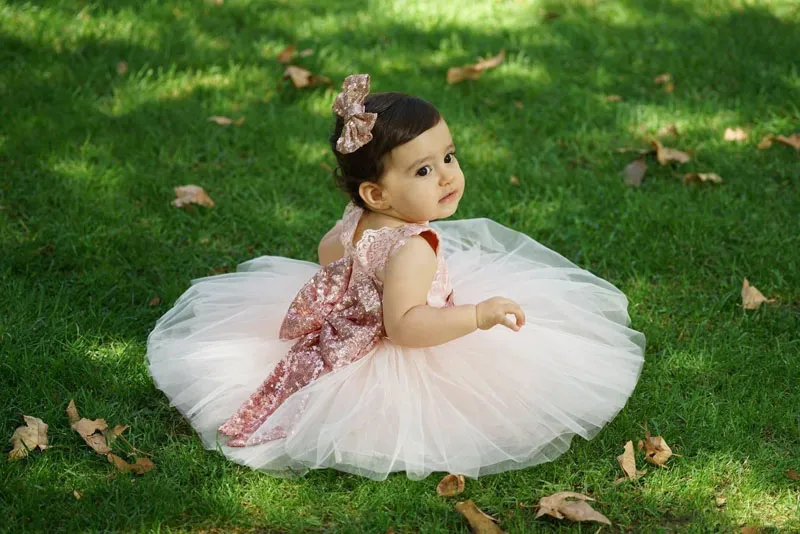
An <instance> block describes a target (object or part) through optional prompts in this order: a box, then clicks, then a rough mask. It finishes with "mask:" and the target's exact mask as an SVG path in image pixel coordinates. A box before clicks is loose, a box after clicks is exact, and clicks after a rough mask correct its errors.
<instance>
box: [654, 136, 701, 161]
mask: <svg viewBox="0 0 800 534" xmlns="http://www.w3.org/2000/svg"><path fill="white" fill-rule="evenodd" d="M652 144H653V148H655V149H656V159H658V162H659V163H660V164H661V165H666V164H667V163H671V162H677V163H686V162H687V161H689V160H691V159H692V158H691V157H689V154H687V153H686V152H681V151H680V150H675V149H674V148H666V147H665V146H664V145H662V144H661V142H659V141H658V140H657V139H653V140H652Z"/></svg>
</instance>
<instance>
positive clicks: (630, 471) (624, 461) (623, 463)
mask: <svg viewBox="0 0 800 534" xmlns="http://www.w3.org/2000/svg"><path fill="white" fill-rule="evenodd" d="M617 462H619V466H620V467H621V468H622V471H623V472H624V473H625V476H624V477H621V478H618V479H617V480H616V481H615V483H616V484H620V483H622V482H624V481H626V480H636V479H637V478H639V477H640V476H642V475H644V473H645V472H644V471H639V470H638V469H636V455H635V454H634V452H633V441H628V442H627V443H626V444H625V450H624V452H623V453H622V454H620V455H619V456H617Z"/></svg>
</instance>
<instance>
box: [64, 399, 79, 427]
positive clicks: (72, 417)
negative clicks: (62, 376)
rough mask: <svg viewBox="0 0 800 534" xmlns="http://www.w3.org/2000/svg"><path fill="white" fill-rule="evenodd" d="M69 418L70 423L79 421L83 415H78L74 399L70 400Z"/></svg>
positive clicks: (68, 406) (68, 407)
mask: <svg viewBox="0 0 800 534" xmlns="http://www.w3.org/2000/svg"><path fill="white" fill-rule="evenodd" d="M67 418H68V419H69V424H72V423H77V422H78V420H79V419H80V418H81V416H80V415H78V409H77V408H76V407H75V401H74V400H70V401H69V404H68V405H67Z"/></svg>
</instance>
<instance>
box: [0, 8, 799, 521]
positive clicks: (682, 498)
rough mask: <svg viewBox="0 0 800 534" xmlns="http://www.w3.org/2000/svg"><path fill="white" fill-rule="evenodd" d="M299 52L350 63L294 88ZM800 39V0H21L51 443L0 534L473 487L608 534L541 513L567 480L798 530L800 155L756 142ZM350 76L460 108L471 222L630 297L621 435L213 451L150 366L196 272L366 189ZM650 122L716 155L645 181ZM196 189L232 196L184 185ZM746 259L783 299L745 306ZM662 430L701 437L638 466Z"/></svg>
mask: <svg viewBox="0 0 800 534" xmlns="http://www.w3.org/2000/svg"><path fill="white" fill-rule="evenodd" d="M467 6H468V7H467ZM290 44H297V47H298V50H304V49H311V50H312V51H313V54H311V55H305V56H299V55H298V56H297V57H296V58H295V59H294V63H295V64H297V65H301V66H303V67H305V68H308V69H310V70H311V71H313V72H315V73H318V74H321V75H324V76H327V77H329V78H330V79H331V80H332V82H333V84H334V85H333V87H326V86H321V87H315V88H305V89H295V88H293V87H292V86H291V85H290V83H289V82H288V81H282V82H281V81H280V78H281V75H282V73H283V69H284V67H283V66H282V65H281V64H280V63H278V62H277V61H276V59H275V57H276V55H277V54H278V53H279V52H280V51H281V50H282V49H283V48H284V47H286V46H287V45H290ZM503 49H504V50H505V51H506V59H505V61H504V62H503V63H502V64H501V65H500V66H498V67H497V68H494V69H490V70H487V71H486V72H484V73H483V75H482V77H481V78H480V79H478V80H470V81H466V82H463V83H459V84H454V85H448V84H447V83H446V81H445V73H446V72H447V69H448V68H449V67H451V66H457V65H463V64H467V63H471V62H474V61H476V60H477V58H478V57H487V56H490V55H494V54H497V53H498V52H499V51H500V50H503ZM798 50H800V5H798V4H797V2H795V1H793V0H772V1H769V2H767V1H763V2H758V1H755V0H751V1H748V0H729V1H723V0H707V1H703V2H695V1H692V0H614V1H611V0H608V1H603V0H572V1H565V2H555V1H546V0H541V1H536V0H516V1H512V0H479V1H478V0H476V1H471V2H461V1H459V0H437V1H432V0H429V1H423V0H408V1H405V2H397V1H395V2H393V1H390V0H371V1H363V2H357V1H346V0H318V1H311V0H261V1H252V2H249V1H245V0H224V2H222V0H219V2H213V1H208V2H204V1H202V0H193V1H188V0H178V1H156V0H141V1H132V0H77V1H66V0H63V1H58V0H52V1H44V0H42V1H37V0H33V1H32V0H26V1H17V0H0V99H2V106H0V282H1V285H0V288H1V292H0V367H1V368H2V370H1V371H0V439H2V441H3V442H6V440H7V439H8V438H10V437H11V434H12V433H13V431H14V429H15V428H16V427H17V426H19V425H20V424H22V418H21V416H22V415H23V414H25V415H30V416H35V417H40V418H42V419H43V420H44V421H45V422H47V423H48V424H49V425H50V430H49V436H50V444H51V445H52V448H50V449H48V450H45V451H43V452H40V451H35V452H32V453H31V454H30V455H29V457H27V458H25V459H23V460H21V461H17V462H9V461H6V460H5V455H3V458H2V459H0V510H1V512H0V513H2V518H0V529H2V530H4V531H6V532H23V531H31V532H36V531H47V532H78V531H126V532H129V531H164V532H199V531H204V532H209V531H210V532H245V531H260V532H317V531H323V530H324V531H329V532H386V531H387V530H389V529H390V528H393V529H394V532H396V533H400V532H425V533H427V532H467V524H466V522H465V521H464V519H463V518H462V517H461V516H460V515H459V514H458V513H457V512H456V511H455V510H454V504H455V502H456V501H457V500H464V499H472V500H474V501H475V502H476V503H477V504H478V506H480V507H481V509H483V510H484V511H485V512H487V513H490V514H492V515H494V516H495V517H496V518H498V519H499V521H500V524H501V526H502V527H503V529H504V530H506V531H508V532H537V531H543V532H549V531H565V532H567V531H569V532H595V531H596V530H597V527H598V525H597V524H593V523H586V524H583V525H581V524H570V523H568V522H566V521H558V520H554V519H552V520H551V519H539V520H534V515H535V509H534V508H531V506H533V505H534V504H536V503H537V502H538V500H539V498H541V497H543V496H546V495H548V494H550V493H553V492H555V491H564V490H570V491H578V492H583V493H585V494H588V495H591V496H593V497H595V498H596V499H597V502H596V503H594V507H595V508H596V509H597V510H599V511H601V512H602V513H603V514H605V515H606V516H607V517H608V518H609V519H611V520H612V521H613V522H614V527H612V528H611V529H610V530H612V531H615V530H619V531H633V532H671V531H680V532H686V531H690V532H738V531H739V528H740V527H741V526H745V525H746V526H760V527H765V528H767V529H768V530H767V531H769V529H772V530H782V531H784V530H785V531H789V530H793V529H797V530H800V481H798V480H793V479H791V478H790V476H789V475H787V472H788V473H791V471H789V470H795V471H800V157H799V156H798V154H799V152H798V151H797V150H795V149H793V148H791V147H790V146H787V145H785V144H781V143H775V144H773V146H772V147H770V148H767V149H763V150H760V149H759V148H757V145H758V143H759V141H760V140H761V139H762V138H763V137H764V136H766V135H768V134H782V135H786V136H789V135H790V134H792V133H793V132H796V131H798V130H800V67H798V65H799V63H798V59H797V51H798ZM356 72H369V73H370V74H371V75H372V79H373V90H375V91H386V90H399V91H404V92H408V93H412V94H416V95H419V96H421V97H423V98H426V99H429V100H430V101H432V102H433V103H435V104H436V105H437V106H438V107H439V108H440V110H441V111H442V113H443V115H444V116H445V117H446V118H447V120H448V124H449V125H450V128H451V130H452V132H453V135H454V138H455V142H456V144H457V145H458V154H459V158H460V162H461V166H462V169H464V172H465V175H466V177H467V181H468V190H467V194H466V196H465V198H464V200H463V201H462V203H461V209H460V211H459V212H458V214H457V217H460V218H468V217H490V218H492V219H494V220H496V221H498V222H500V223H502V224H505V225H507V226H510V227H512V228H514V229H516V230H519V231H522V232H525V233H527V234H529V235H531V236H532V237H534V238H535V239H537V240H538V241H540V242H541V243H543V244H545V245H547V246H548V247H550V248H553V249H555V250H557V251H559V252H560V253H562V254H563V255H564V256H566V257H567V258H569V259H571V260H572V261H574V262H576V263H577V264H579V265H581V266H583V267H585V268H587V269H589V270H591V271H592V272H594V273H596V274H598V275H599V276H601V277H603V278H606V279H608V280H610V281H611V282H612V283H614V284H615V285H617V286H618V287H619V288H620V289H622V290H623V291H624V292H625V293H626V294H627V295H628V296H629V298H630V302H631V305H630V312H631V317H632V320H633V327H634V328H636V329H638V330H641V331H643V332H644V333H645V334H646V336H647V340H648V347H647V352H646V356H645V360H646V361H645V366H644V370H643V373H642V376H641V380H640V382H639V384H638V386H637V388H636V390H635V392H634V394H633V396H632V397H631V399H630V401H629V403H628V405H627V407H626V408H625V409H624V410H623V411H622V413H621V414H620V415H619V416H618V417H617V419H615V420H614V421H613V422H612V423H611V424H609V425H608V427H607V428H605V429H604V430H603V432H602V433H601V434H600V435H599V436H598V437H597V438H596V439H594V440H592V441H590V442H586V441H583V440H576V441H575V442H574V443H573V447H572V448H571V450H570V451H569V452H568V453H567V454H565V455H563V456H562V457H561V458H559V459H558V460H557V461H555V462H552V463H549V464H545V465H540V466H535V467H532V468H528V469H525V470H522V471H515V472H508V473H503V474H498V475H492V476H487V477H482V478H480V479H478V480H468V481H467V485H466V491H465V492H464V493H463V494H462V495H461V496H459V497H457V498H450V499H445V498H442V497H439V496H437V495H436V492H435V487H436V484H437V483H438V481H439V479H440V477H441V475H443V474H436V475H432V476H431V477H429V478H428V479H426V480H424V481H422V482H413V481H410V480H408V479H407V478H406V477H405V475H404V474H395V475H392V476H390V477H389V479H388V480H386V481H382V482H374V481H370V480H367V479H362V478H359V477H356V476H352V475H348V474H342V473H338V472H336V471H332V470H323V471H316V472H312V473H310V474H309V475H307V476H306V477H305V478H302V479H300V480H284V479H275V478H271V477H269V476H267V475H264V474H262V473H259V472H254V471H251V470H248V469H246V468H242V467H240V466H237V465H235V464H232V463H230V462H228V461H226V460H225V459H224V458H223V457H221V456H220V455H218V454H216V453H214V452H213V451H205V450H203V448H202V447H201V444H200V441H199V439H198V438H197V437H196V436H195V435H193V432H192V429H191V428H190V427H189V426H188V425H187V423H185V422H184V420H183V419H182V417H181V416H180V414H179V413H178V412H177V411H176V410H174V409H171V408H170V407H169V404H168V402H167V400H166V398H165V397H164V396H163V395H162V394H161V393H160V392H159V391H158V390H156V389H155V387H154V386H153V384H152V382H151V380H150V378H149V376H148V374H147V367H146V363H145V362H146V360H145V342H146V338H147V334H148V332H149V331H150V329H151V328H152V327H153V325H154V323H155V321H156V319H157V318H158V317H159V316H160V315H161V314H163V313H164V312H166V311H167V310H168V309H169V307H170V306H171V304H172V303H173V302H174V301H175V299H176V298H177V297H178V296H179V295H180V294H181V293H182V292H183V291H184V290H185V289H186V288H187V287H188V285H189V281H190V280H191V279H193V278H198V277H202V276H205V275H208V274H211V273H216V272H224V271H226V270H230V269H233V268H235V265H236V264H237V263H240V262H242V261H245V260H247V259H250V258H252V257H255V256H259V255H262V254H268V255H280V256H289V257H294V258H299V259H304V260H316V245H317V242H318V240H319V238H320V237H321V236H322V235H323V234H324V233H325V231H327V229H328V228H330V226H331V225H332V224H333V222H334V221H335V220H336V219H337V218H338V217H339V216H340V215H341V211H342V209H343V207H344V204H345V202H346V199H345V198H344V197H343V195H342V194H341V193H339V192H338V191H337V190H336V189H335V188H334V186H333V181H332V178H331V176H330V166H332V165H333V164H334V159H333V156H332V154H331V153H330V149H329V147H328V145H327V136H328V134H329V131H330V129H331V124H332V114H331V111H330V105H331V103H332V100H333V97H334V95H335V93H336V89H337V88H338V86H339V85H340V84H341V82H342V80H343V79H344V77H345V76H346V75H348V74H351V73H356ZM665 73H669V74H670V75H671V79H672V85H673V87H671V88H670V87H667V85H668V84H657V83H655V82H654V79H655V78H656V77H657V76H659V75H661V74H665ZM669 89H672V90H671V91H670V90H669ZM610 95H617V97H618V98H617V97H612V98H609V96H610ZM215 115H216V116H227V117H230V118H232V119H234V120H237V119H240V118H244V122H243V123H241V124H239V125H235V124H233V125H229V126H221V125H218V124H215V123H213V122H209V121H207V118H208V117H209V116H215ZM671 124H674V125H675V126H676V128H677V131H678V132H679V135H674V134H669V133H665V132H664V131H663V130H664V129H665V128H668V127H669V125H671ZM729 127H730V128H736V127H741V128H742V129H743V130H744V131H745V132H746V133H747V134H748V139H747V140H745V141H742V142H731V141H725V140H724V138H723V132H724V131H725V129H726V128H729ZM652 137H658V138H660V139H661V142H662V143H664V145H665V146H668V147H670V148H675V149H679V150H682V151H686V152H688V153H689V154H690V156H691V161H689V162H687V163H684V164H681V165H676V164H670V165H665V166H661V165H659V164H658V163H657V162H656V160H655V157H654V156H652V155H648V156H646V158H647V164H648V171H647V174H646V176H645V178H644V182H643V183H642V185H641V187H631V186H628V185H626V184H625V182H624V179H623V177H622V175H621V174H620V173H621V171H622V169H623V168H624V167H625V166H626V165H627V164H628V163H630V162H631V161H632V160H633V159H635V158H637V157H638V154H636V153H634V152H621V151H619V150H618V149H619V148H621V147H627V148H632V149H638V148H648V147H649V140H650V139H651V138H652ZM688 172H714V173H717V174H719V175H720V176H721V177H722V178H723V179H724V183H722V184H715V185H714V184H704V185H697V184H694V185H691V184H684V183H683V181H682V179H681V178H682V177H683V175H684V174H685V173H688ZM512 176H513V177H516V179H515V180H512V178H511V177H512ZM515 182H518V183H515ZM184 184H198V185H201V186H203V187H204V188H205V189H206V191H208V193H209V194H210V195H211V197H212V198H213V199H214V200H215V201H216V206H215V207H214V208H202V207H198V208H193V209H178V208H176V207H174V206H172V205H171V204H170V202H171V200H172V199H173V198H174V194H173V187H175V186H178V185H184ZM745 277H747V278H748V279H749V281H750V282H751V283H752V284H754V285H755V286H757V287H758V288H759V289H760V290H761V291H762V292H763V293H764V294H765V295H766V296H767V297H770V298H774V299H775V302H772V303H768V304H765V305H763V306H761V308H760V309H758V310H744V309H743V308H742V305H741V297H740V290H741V287H742V282H743V279H744V278H745ZM509 296H511V295H509ZM155 297H158V298H155ZM512 297H513V296H512ZM70 399H75V401H76V404H77V405H78V407H79V409H80V410H81V413H82V415H86V416H87V417H90V418H100V417H102V418H105V419H106V420H107V421H108V422H109V424H111V425H112V426H113V425H116V424H126V425H130V427H131V428H130V429H129V430H128V431H127V432H126V434H125V436H126V437H127V439H128V440H129V441H130V442H131V443H132V444H133V445H134V446H136V447H137V448H139V449H142V450H144V451H147V452H149V453H151V454H152V459H153V461H154V462H155V464H156V465H157V468H156V469H155V470H154V471H151V472H149V473H146V474H144V475H142V476H133V475H130V474H123V473H119V472H117V471H115V470H114V467H113V466H112V465H111V464H110V463H108V461H107V460H106V459H105V458H103V457H102V456H99V455H97V454H94V453H93V452H92V451H91V450H90V449H89V448H88V447H87V446H86V445H85V444H84V443H83V441H82V440H81V438H80V437H79V436H78V434H77V433H75V432H74V431H72V430H71V429H70V427H69V422H68V420H67V416H66V415H65V408H66V407H67V404H68V403H69V401H70ZM645 424H647V427H648V428H649V430H650V431H651V432H652V433H653V435H662V436H664V438H665V439H666V441H667V443H669V445H670V446H671V447H672V449H673V451H674V452H675V453H677V454H680V455H681V456H680V457H673V458H671V459H670V460H669V462H668V465H669V468H667V469H662V468H658V467H656V466H653V465H647V473H646V474H645V476H644V477H642V478H641V479H639V480H637V481H633V482H625V483H623V484H619V485H616V484H615V479H616V478H617V477H619V476H621V474H622V472H621V471H620V469H619V466H618V465H617V461H616V459H615V457H616V456H617V455H618V454H621V453H622V448H623V445H624V444H625V442H626V441H628V440H634V443H636V441H637V440H638V439H641V438H642V437H643V435H644V428H645ZM7 445H8V447H7V448H6V449H4V450H5V451H7V450H10V445H9V444H7ZM638 461H639V463H640V464H642V463H643V462H642V457H641V456H639V457H638ZM640 468H641V465H640ZM74 491H77V492H78V493H77V495H80V497H81V498H80V499H78V498H76V493H74ZM603 531H604V532H605V531H609V527H604V528H603Z"/></svg>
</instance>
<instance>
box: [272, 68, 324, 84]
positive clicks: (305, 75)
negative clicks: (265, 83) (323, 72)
mask: <svg viewBox="0 0 800 534" xmlns="http://www.w3.org/2000/svg"><path fill="white" fill-rule="evenodd" d="M287 78H288V79H290V80H292V84H293V85H294V86H295V87H296V88H297V89H302V88H303V87H313V86H315V85H323V84H328V85H330V83H331V81H330V79H328V78H326V77H325V76H319V75H317V74H314V73H312V72H311V71H310V70H306V69H304V68H302V67H297V66H295V65H288V66H287V67H286V71H285V72H284V73H283V77H282V78H281V80H285V79H287Z"/></svg>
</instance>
